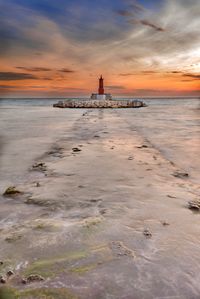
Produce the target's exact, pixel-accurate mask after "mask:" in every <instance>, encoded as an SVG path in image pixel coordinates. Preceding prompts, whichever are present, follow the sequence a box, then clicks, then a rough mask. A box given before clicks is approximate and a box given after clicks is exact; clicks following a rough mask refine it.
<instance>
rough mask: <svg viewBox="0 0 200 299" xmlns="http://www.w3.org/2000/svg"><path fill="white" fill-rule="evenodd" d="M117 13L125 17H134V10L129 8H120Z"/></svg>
mask: <svg viewBox="0 0 200 299" xmlns="http://www.w3.org/2000/svg"><path fill="white" fill-rule="evenodd" d="M116 13H117V14H118V15H120V16H123V17H132V16H133V13H132V12H130V11H128V10H124V9H118V10H116Z"/></svg>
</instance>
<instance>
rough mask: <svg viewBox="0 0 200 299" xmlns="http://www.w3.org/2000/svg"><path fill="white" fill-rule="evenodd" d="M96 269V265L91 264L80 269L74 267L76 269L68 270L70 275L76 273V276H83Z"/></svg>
mask: <svg viewBox="0 0 200 299" xmlns="http://www.w3.org/2000/svg"><path fill="white" fill-rule="evenodd" d="M96 267H97V264H91V265H87V266H80V267H76V268H72V269H71V270H70V272H72V273H77V274H80V275H81V274H85V273H87V272H89V271H91V270H93V269H95V268H96Z"/></svg>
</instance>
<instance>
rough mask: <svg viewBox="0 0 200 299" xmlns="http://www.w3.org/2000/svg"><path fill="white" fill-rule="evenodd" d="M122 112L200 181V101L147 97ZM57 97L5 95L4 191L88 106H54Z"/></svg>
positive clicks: (0, 122)
mask: <svg viewBox="0 0 200 299" xmlns="http://www.w3.org/2000/svg"><path fill="white" fill-rule="evenodd" d="M143 100H144V101H145V103H146V104H147V107H145V108H140V109H120V111H118V112H119V115H120V116H121V117H122V118H123V119H124V121H127V122H128V123H130V125H131V126H132V127H135V129H136V130H137V131H138V132H139V133H140V134H141V135H142V136H143V137H145V138H146V139H148V141H149V142H150V143H151V144H152V145H153V146H154V147H156V148H157V149H158V150H159V151H160V152H161V153H162V155H163V156H165V157H166V159H168V160H170V161H172V162H173V163H175V164H176V165H177V166H178V167H179V168H181V169H183V171H185V172H187V173H189V175H190V179H191V181H193V182H194V183H199V182H200V99H199V98H187V99H185V98H184V99H182V98H178V99H177V98H176V99H175V98H156V99H143ZM57 101H58V100H57V99H52V98H51V99H0V193H1V194H2V192H3V190H5V188H6V187H7V186H10V185H12V184H13V185H15V184H17V183H20V182H22V181H24V180H26V179H27V174H28V169H29V167H30V166H31V165H32V163H33V161H34V160H35V159H37V158H38V157H39V156H41V155H42V154H43V153H44V152H45V151H46V150H47V149H48V148H50V147H51V145H52V144H53V143H54V142H56V141H57V140H59V139H60V138H62V137H63V136H64V133H65V131H66V130H69V127H70V125H71V124H72V123H73V122H75V121H76V119H77V118H79V117H81V115H82V113H83V110H84V109H70V110H68V109H59V108H53V104H54V103H56V102H57Z"/></svg>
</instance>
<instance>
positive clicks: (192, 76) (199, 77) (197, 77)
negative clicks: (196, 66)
mask: <svg viewBox="0 0 200 299" xmlns="http://www.w3.org/2000/svg"><path fill="white" fill-rule="evenodd" d="M182 76H183V77H188V78H191V79H195V80H200V75H199V74H190V73H188V74H187V73H186V74H183V75H182Z"/></svg>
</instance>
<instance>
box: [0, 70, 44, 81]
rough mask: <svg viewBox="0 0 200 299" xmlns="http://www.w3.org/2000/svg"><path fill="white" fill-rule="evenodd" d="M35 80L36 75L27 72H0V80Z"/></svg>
mask: <svg viewBox="0 0 200 299" xmlns="http://www.w3.org/2000/svg"><path fill="white" fill-rule="evenodd" d="M30 79H31V80H33V79H34V80H36V79H38V77H36V76H34V75H32V74H27V73H16V72H0V81H15V80H30Z"/></svg>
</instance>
